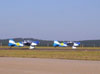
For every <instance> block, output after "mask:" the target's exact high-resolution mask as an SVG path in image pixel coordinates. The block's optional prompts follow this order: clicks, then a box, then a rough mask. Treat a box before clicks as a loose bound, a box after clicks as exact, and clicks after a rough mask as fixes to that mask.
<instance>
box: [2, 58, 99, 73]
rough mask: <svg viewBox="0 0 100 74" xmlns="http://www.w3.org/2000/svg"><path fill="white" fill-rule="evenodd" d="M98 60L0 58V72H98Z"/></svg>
mask: <svg viewBox="0 0 100 74" xmlns="http://www.w3.org/2000/svg"><path fill="white" fill-rule="evenodd" d="M99 73H100V61H81V60H61V59H39V58H8V57H1V58H0V74H99Z"/></svg>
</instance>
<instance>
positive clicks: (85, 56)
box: [0, 50, 100, 60]
mask: <svg viewBox="0 0 100 74" xmlns="http://www.w3.org/2000/svg"><path fill="white" fill-rule="evenodd" d="M0 57H26V58H56V59H70V60H100V51H39V50H0Z"/></svg>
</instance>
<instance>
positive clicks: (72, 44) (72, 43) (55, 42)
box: [53, 40, 80, 49]
mask: <svg viewBox="0 0 100 74" xmlns="http://www.w3.org/2000/svg"><path fill="white" fill-rule="evenodd" d="M79 45H80V42H63V43H60V42H58V41H57V40H55V41H54V44H53V46H54V47H67V46H71V47H72V49H76V47H77V46H79Z"/></svg>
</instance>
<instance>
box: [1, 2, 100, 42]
mask: <svg viewBox="0 0 100 74" xmlns="http://www.w3.org/2000/svg"><path fill="white" fill-rule="evenodd" d="M19 37H21V38H36V39H43V40H74V41H76V40H92V39H100V0H0V39H6V38H19Z"/></svg>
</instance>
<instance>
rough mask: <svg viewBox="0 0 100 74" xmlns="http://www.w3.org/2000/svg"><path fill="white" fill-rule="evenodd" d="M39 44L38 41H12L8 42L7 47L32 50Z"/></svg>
mask: <svg viewBox="0 0 100 74" xmlns="http://www.w3.org/2000/svg"><path fill="white" fill-rule="evenodd" d="M38 44H39V41H30V40H25V41H23V42H15V41H14V40H13V39H10V40H9V43H8V46H10V47H23V46H29V49H34V48H35V46H36V45H38Z"/></svg>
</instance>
